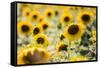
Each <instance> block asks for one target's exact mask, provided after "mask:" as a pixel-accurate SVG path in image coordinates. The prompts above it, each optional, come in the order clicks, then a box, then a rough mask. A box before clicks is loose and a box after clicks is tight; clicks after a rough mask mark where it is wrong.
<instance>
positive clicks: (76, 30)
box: [64, 23, 85, 41]
mask: <svg viewBox="0 0 100 68" xmlns="http://www.w3.org/2000/svg"><path fill="white" fill-rule="evenodd" d="M84 32H85V26H84V25H83V24H81V23H71V24H69V25H68V26H67V27H65V29H64V36H65V37H66V38H67V39H68V40H69V41H74V40H77V39H79V38H81V36H82V35H83V34H84Z"/></svg>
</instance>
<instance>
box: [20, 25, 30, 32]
mask: <svg viewBox="0 0 100 68" xmlns="http://www.w3.org/2000/svg"><path fill="white" fill-rule="evenodd" d="M21 30H22V31H23V32H28V31H29V30H30V29H29V27H28V26H27V25H23V26H22V28H21Z"/></svg>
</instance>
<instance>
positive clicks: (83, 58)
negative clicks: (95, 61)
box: [69, 55, 88, 62]
mask: <svg viewBox="0 0 100 68" xmlns="http://www.w3.org/2000/svg"><path fill="white" fill-rule="evenodd" d="M87 60H88V58H87V57H85V56H81V55H79V56H74V57H70V58H69V61H70V62H72V61H87Z"/></svg>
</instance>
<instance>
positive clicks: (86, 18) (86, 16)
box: [82, 14, 90, 22]
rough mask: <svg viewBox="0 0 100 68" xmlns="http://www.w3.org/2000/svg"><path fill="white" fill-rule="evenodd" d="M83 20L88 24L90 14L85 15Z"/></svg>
mask: <svg viewBox="0 0 100 68" xmlns="http://www.w3.org/2000/svg"><path fill="white" fill-rule="evenodd" d="M82 20H83V21H84V22H88V21H90V16H89V15H88V14H84V15H83V16H82Z"/></svg>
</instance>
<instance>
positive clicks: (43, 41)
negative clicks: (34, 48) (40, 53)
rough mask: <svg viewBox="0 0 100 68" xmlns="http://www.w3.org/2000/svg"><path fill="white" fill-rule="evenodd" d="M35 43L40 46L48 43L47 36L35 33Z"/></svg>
mask: <svg viewBox="0 0 100 68" xmlns="http://www.w3.org/2000/svg"><path fill="white" fill-rule="evenodd" d="M34 40H35V44H36V45H39V46H41V47H46V46H48V44H49V41H48V38H47V37H46V35H44V34H37V35H35V36H34Z"/></svg>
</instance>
